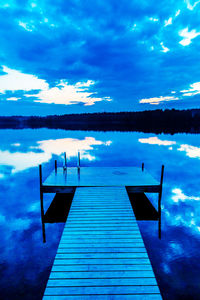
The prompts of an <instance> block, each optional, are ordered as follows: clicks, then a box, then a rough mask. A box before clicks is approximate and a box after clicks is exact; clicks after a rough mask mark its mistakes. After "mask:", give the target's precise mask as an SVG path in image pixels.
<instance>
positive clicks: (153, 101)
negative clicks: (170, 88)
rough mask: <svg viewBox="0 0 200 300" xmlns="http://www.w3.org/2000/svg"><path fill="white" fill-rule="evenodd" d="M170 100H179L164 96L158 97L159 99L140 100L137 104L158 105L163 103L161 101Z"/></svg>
mask: <svg viewBox="0 0 200 300" xmlns="http://www.w3.org/2000/svg"><path fill="white" fill-rule="evenodd" d="M172 100H179V98H177V97H172V96H165V97H164V96H160V97H153V98H146V99H141V100H140V101H139V102H140V103H149V104H159V103H160V102H163V101H172Z"/></svg>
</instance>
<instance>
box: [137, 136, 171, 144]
mask: <svg viewBox="0 0 200 300" xmlns="http://www.w3.org/2000/svg"><path fill="white" fill-rule="evenodd" d="M138 141H139V142H140V143H143V144H150V145H159V146H171V145H175V144H176V142H174V141H167V140H160V139H159V138H158V137H157V136H154V137H149V138H144V139H139V140H138Z"/></svg>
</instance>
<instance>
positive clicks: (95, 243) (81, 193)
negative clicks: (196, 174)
mask: <svg viewBox="0 0 200 300" xmlns="http://www.w3.org/2000/svg"><path fill="white" fill-rule="evenodd" d="M115 205H116V206H115ZM43 299H44V300H45V299H162V297H161V295H160V291H159V288H158V285H157V282H156V278H155V275H154V272H153V270H152V266H151V263H150V260H149V258H148V254H147V251H146V248H145V245H144V242H143V239H142V236H141V233H140V230H139V227H138V225H137V221H136V219H135V216H134V213H133V210H132V206H131V204H130V201H129V199H128V195H127V192H126V189H125V187H84V188H82V187H80V188H77V190H76V192H75V196H74V199H73V201H72V205H71V209H70V212H69V215H68V219H67V221H66V224H65V228H64V231H63V234H62V237H61V240H60V244H59V247H58V251H57V254H56V257H55V260H54V264H53V267H52V270H51V274H50V277H49V280H48V283H47V287H46V290H45V293H44V297H43Z"/></svg>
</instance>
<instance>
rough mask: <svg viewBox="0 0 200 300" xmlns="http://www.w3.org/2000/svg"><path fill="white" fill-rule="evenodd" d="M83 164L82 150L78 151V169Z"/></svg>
mask: <svg viewBox="0 0 200 300" xmlns="http://www.w3.org/2000/svg"><path fill="white" fill-rule="evenodd" d="M80 166H81V157H80V151H78V166H77V167H78V169H80Z"/></svg>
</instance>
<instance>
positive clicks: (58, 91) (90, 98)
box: [27, 80, 111, 105]
mask: <svg viewBox="0 0 200 300" xmlns="http://www.w3.org/2000/svg"><path fill="white" fill-rule="evenodd" d="M94 84H95V82H94V81H92V80H88V81H87V82H81V83H80V82H78V83H76V84H75V85H70V84H69V83H68V82H64V81H61V83H60V84H58V85H57V86H56V87H53V88H48V89H45V90H43V91H41V92H39V93H38V94H34V95H27V97H37V98H38V99H37V100H35V102H42V103H55V104H67V105H69V104H75V103H83V104H84V105H93V104H95V102H99V101H103V100H104V101H111V99H110V97H103V98H99V97H95V96H94V93H91V92H89V91H88V88H89V87H90V86H92V85H94Z"/></svg>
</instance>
